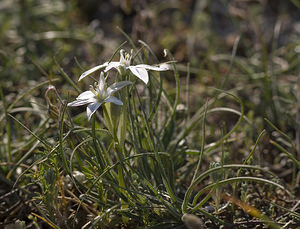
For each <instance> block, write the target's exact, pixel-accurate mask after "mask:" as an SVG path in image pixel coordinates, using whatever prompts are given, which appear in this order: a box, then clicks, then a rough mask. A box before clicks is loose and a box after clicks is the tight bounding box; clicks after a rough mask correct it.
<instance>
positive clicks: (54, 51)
mask: <svg viewBox="0 0 300 229" xmlns="http://www.w3.org/2000/svg"><path fill="white" fill-rule="evenodd" d="M124 33H126V34H127V35H128V36H129V37H130V38H131V39H132V40H133V41H134V42H136V44H141V43H142V42H145V43H146V44H148V45H149V46H150V47H151V49H152V50H153V52H154V53H155V54H156V55H157V57H158V59H159V60H161V62H163V61H164V57H163V49H169V50H170V51H171V53H172V54H173V55H174V58H175V59H176V60H177V63H178V69H179V71H180V74H181V80H182V85H183V86H187V85H185V84H186V76H187V75H188V73H190V83H189V86H188V88H189V90H190V92H189V93H190V97H189V100H190V101H189V102H190V106H189V109H190V110H189V112H190V113H193V112H195V111H196V110H197V107H199V106H202V105H203V104H205V102H206V100H207V98H209V97H212V96H214V94H215V93H216V92H215V90H211V88H212V87H215V88H219V89H223V90H228V91H231V92H233V93H235V94H237V95H238V96H239V97H240V98H241V99H242V101H243V103H244V106H245V114H246V116H247V118H248V119H249V120H250V121H252V122H253V126H254V128H255V131H254V133H255V134H253V133H252V132H250V131H248V132H247V131H241V132H240V133H239V134H240V135H238V134H237V136H236V137H237V138H240V139H250V140H249V142H248V143H247V141H243V142H240V144H238V143H239V142H237V144H236V145H235V147H236V150H237V151H241V152H245V151H249V148H250V146H252V145H253V141H255V139H256V138H257V136H258V133H259V132H260V131H261V130H263V129H265V128H266V129H267V130H268V133H269V134H268V136H267V137H266V138H264V139H263V140H262V148H263V149H264V150H263V151H262V154H261V157H263V158H264V160H262V161H261V163H262V164H263V165H266V166H269V167H271V170H272V171H275V172H277V174H278V175H279V177H280V178H282V179H283V180H285V181H286V182H287V185H288V186H289V187H294V191H295V192H296V193H297V192H298V191H299V182H300V181H299V180H300V179H299V180H298V181H297V180H296V179H292V178H291V174H294V176H296V175H297V172H298V170H295V169H293V168H292V167H293V166H291V163H290V162H289V161H288V160H282V156H280V154H279V153H278V149H277V148H275V147H274V146H273V145H272V144H270V140H271V139H273V140H274V141H278V142H280V143H281V144H282V145H283V146H284V147H286V148H287V149H291V151H293V150H294V151H293V153H295V156H296V157H297V158H298V160H299V159H300V158H299V157H300V153H299V150H300V143H299V136H300V134H299V122H300V114H299V101H300V92H299V86H300V80H299V70H300V64H299V62H300V61H299V60H300V59H299V58H300V57H299V53H300V1H298V0H152V1H150V0H110V1H108V0H101V1H98V0H86V1H81V0H70V1H63V0H1V1H0V87H1V89H2V92H3V98H5V104H6V105H7V107H8V106H9V105H10V104H12V103H13V102H14V101H15V99H16V97H18V96H20V95H22V93H23V92H24V91H26V90H28V89H29V88H31V87H34V85H37V84H38V83H43V82H45V81H46V80H50V82H52V81H53V82H52V84H53V85H55V87H56V88H57V89H58V91H59V92H60V94H61V96H62V98H63V99H67V98H68V96H69V95H72V96H73V95H75V94H74V91H73V90H72V89H71V87H70V85H68V84H66V78H65V77H63V74H67V75H68V76H69V77H70V78H71V79H72V80H73V81H75V82H76V81H77V80H78V78H79V76H80V74H81V73H82V72H83V71H84V70H87V69H89V68H90V67H92V66H95V65H97V64H100V63H103V62H105V61H107V60H108V59H109V58H110V57H111V55H112V53H113V52H114V50H116V49H117V47H118V46H119V45H120V44H121V43H122V42H124V41H125V40H127V39H126V36H124ZM125 47H127V48H128V49H130V44H129V42H127V44H126V45H125ZM187 66H189V67H188V68H187ZM166 82H167V83H166V85H165V87H167V88H168V89H169V90H171V91H172V90H175V89H173V88H174V82H173V78H172V77H168V76H167V78H166ZM47 87H48V84H45V85H42V86H41V87H39V88H38V89H37V90H35V91H34V92H33V94H30V96H29V95H28V96H27V95H24V97H22V99H20V100H19V101H18V103H17V104H14V107H18V106H20V107H21V106H22V107H23V106H37V105H38V106H44V108H45V112H46V111H47V109H48V108H47V103H46V100H45V91H46V90H47ZM79 87H80V88H81V89H84V88H86V85H85V84H84V83H80V84H79ZM32 95H34V96H33V97H32ZM182 95H183V96H182V99H181V101H182V103H185V102H186V97H185V96H184V93H182ZM220 103H221V104H220V105H223V104H226V106H232V107H235V106H236V105H234V104H231V102H230V101H228V102H226V100H223V101H222V102H220ZM222 103H223V104H222ZM5 104H4V103H1V105H0V109H1V110H3V109H4V106H6V105H5ZM237 109H239V108H238V107H237ZM14 112H15V113H14V114H16V115H18V111H17V110H16V111H14ZM30 114H31V113H30V112H28V114H27V116H26V112H25V113H22V114H19V115H20V117H22V121H23V122H24V124H25V125H26V126H27V127H29V128H33V126H32V125H34V123H35V122H34V121H35V119H36V117H34V116H31V115H30ZM1 115H2V116H1V123H0V128H1V130H3V131H1V132H0V139H3V142H2V143H1V145H0V153H1V154H2V155H6V143H7V141H8V140H7V138H6V132H7V131H6V128H7V125H6V121H5V120H6V119H4V114H1ZM264 118H267V119H268V120H270V121H271V122H272V123H273V124H274V125H275V126H276V127H277V128H278V129H279V130H281V131H283V132H284V133H285V134H286V135H287V136H288V137H289V139H291V141H287V140H286V139H284V138H282V135H279V134H278V132H276V131H274V127H272V126H270V125H269V124H268V123H267V122H266V121H265V120H264ZM236 119H237V117H236ZM236 119H235V118H233V117H232V115H230V116H228V117H227V116H222V118H221V119H220V117H219V116H215V117H212V118H211V119H209V120H208V122H209V123H211V124H214V125H215V126H223V125H224V123H226V126H227V127H228V128H229V127H230V125H234V123H235V122H236ZM17 128H19V127H18V126H16V125H15V124H12V125H11V130H10V131H11V132H12V136H13V139H12V141H15V143H16V144H17V143H18V139H21V138H22V137H23V135H24V134H25V131H17ZM20 129H21V128H20ZM208 131H211V132H214V131H216V130H215V129H210V130H208ZM219 134H220V133H219ZM195 139H197V136H196V137H195ZM208 141H209V134H208ZM242 157H243V155H239V156H238V157H237V162H239V161H240V160H239V159H240V158H242ZM5 160H6V158H5V157H4V156H3V157H2V161H1V162H2V163H4V162H6V161H5ZM28 164H30V162H28ZM8 171H10V170H9V169H8V168H7V167H5V166H3V167H2V168H1V173H2V174H1V180H2V181H5V183H2V184H0V195H3V194H4V193H7V192H8V191H10V188H11V187H12V184H13V183H14V181H15V179H16V178H17V176H18V174H17V173H16V174H13V175H12V176H11V182H10V181H8V180H7V179H6V178H5V177H6V176H7V173H8ZM299 177H300V176H299ZM7 183H8V184H9V186H6V184H7ZM297 185H298V186H297Z"/></svg>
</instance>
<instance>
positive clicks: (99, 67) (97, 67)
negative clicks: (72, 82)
mask: <svg viewBox="0 0 300 229" xmlns="http://www.w3.org/2000/svg"><path fill="white" fill-rule="evenodd" d="M107 64H108V63H107V62H105V63H104V64H101V65H98V66H96V67H93V68H91V69H90V70H87V71H86V72H84V73H82V74H81V76H80V77H79V80H78V81H80V80H82V79H83V78H84V77H86V76H88V75H90V74H91V73H93V72H95V71H97V70H99V69H101V68H104V67H106V66H107Z"/></svg>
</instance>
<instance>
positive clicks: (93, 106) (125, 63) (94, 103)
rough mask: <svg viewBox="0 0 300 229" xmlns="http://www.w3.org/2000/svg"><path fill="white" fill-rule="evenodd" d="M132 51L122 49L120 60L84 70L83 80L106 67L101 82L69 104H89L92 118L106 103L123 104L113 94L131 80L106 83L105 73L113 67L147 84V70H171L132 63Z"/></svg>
mask: <svg viewBox="0 0 300 229" xmlns="http://www.w3.org/2000/svg"><path fill="white" fill-rule="evenodd" d="M131 59H132V53H131V54H129V53H125V52H124V50H121V51H120V61H118V62H117V61H112V62H105V63H104V64H101V65H98V66H96V67H93V68H91V69H90V70H88V71H86V72H84V73H83V74H82V75H81V76H80V77H79V80H82V79H83V78H85V77H86V76H88V75H90V74H91V73H93V72H95V71H98V70H100V69H103V68H104V71H102V72H101V73H100V79H99V82H98V83H96V84H95V85H94V86H91V87H90V90H88V91H85V92H83V93H81V94H80V95H79V96H78V97H77V98H76V100H75V101H73V102H71V103H68V106H82V105H88V106H87V117H88V120H90V119H91V117H92V115H93V114H94V113H95V112H96V110H97V109H98V108H99V107H100V106H101V105H102V104H104V103H114V104H116V105H123V103H122V101H121V100H119V99H118V98H116V97H115V96H113V94H114V93H115V92H117V91H119V90H120V89H122V88H123V87H125V86H128V85H130V84H132V82H130V81H121V82H117V83H114V84H112V85H110V86H107V85H106V82H105V78H104V73H106V72H108V71H110V70H111V69H116V70H118V72H119V73H120V74H121V75H122V76H124V75H125V74H127V73H128V72H131V73H132V74H133V75H135V76H136V77H138V78H139V79H141V80H142V81H143V82H144V83H145V84H147V83H148V81H149V76H148V72H147V70H153V71H166V70H169V68H168V67H166V66H151V65H147V64H138V65H131Z"/></svg>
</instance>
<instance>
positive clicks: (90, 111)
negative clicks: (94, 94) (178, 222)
mask: <svg viewBox="0 0 300 229" xmlns="http://www.w3.org/2000/svg"><path fill="white" fill-rule="evenodd" d="M101 104H102V103H91V104H90V105H88V106H87V108H86V114H87V117H88V120H90V119H91V117H92V115H93V114H94V113H95V112H96V110H97V109H98V108H99V107H100V106H101Z"/></svg>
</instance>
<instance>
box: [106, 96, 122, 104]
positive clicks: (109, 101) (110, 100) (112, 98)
mask: <svg viewBox="0 0 300 229" xmlns="http://www.w3.org/2000/svg"><path fill="white" fill-rule="evenodd" d="M104 102H105V103H114V104H116V105H119V106H122V105H123V102H122V101H121V100H119V99H117V98H116V97H114V96H112V95H110V96H108V97H107V98H106V99H105V100H104Z"/></svg>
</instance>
